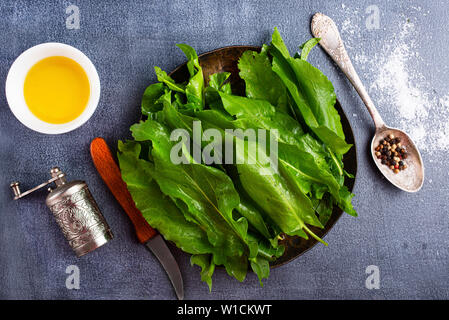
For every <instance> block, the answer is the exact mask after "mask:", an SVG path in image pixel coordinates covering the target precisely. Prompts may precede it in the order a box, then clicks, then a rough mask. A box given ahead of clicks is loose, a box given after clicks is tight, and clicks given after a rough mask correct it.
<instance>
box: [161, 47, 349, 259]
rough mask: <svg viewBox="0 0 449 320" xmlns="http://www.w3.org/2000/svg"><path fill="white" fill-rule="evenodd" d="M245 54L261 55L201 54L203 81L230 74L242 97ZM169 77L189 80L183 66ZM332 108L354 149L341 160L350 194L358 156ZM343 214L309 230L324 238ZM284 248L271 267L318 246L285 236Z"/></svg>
mask: <svg viewBox="0 0 449 320" xmlns="http://www.w3.org/2000/svg"><path fill="white" fill-rule="evenodd" d="M246 50H255V51H260V47H255V46H230V47H224V48H220V49H216V50H213V51H210V52H206V53H203V54H201V55H199V61H200V65H201V67H202V68H203V73H204V79H206V81H207V80H208V79H209V76H210V75H211V74H213V73H216V72H230V73H231V77H230V82H231V87H232V91H233V93H235V94H240V95H244V93H245V83H244V82H243V80H242V79H241V78H240V77H239V70H238V67H237V63H238V60H239V58H240V56H241V55H242V53H243V52H245V51H246ZM170 76H171V77H172V78H173V79H174V80H175V81H176V82H184V81H186V80H187V79H188V78H189V72H188V70H187V66H186V63H184V64H182V65H180V66H178V67H177V68H176V69H175V70H173V71H172V72H171V73H170ZM335 108H336V109H337V111H338V113H339V114H340V117H341V122H342V125H343V131H344V133H345V136H346V142H348V143H350V144H352V145H353V147H352V148H351V149H350V150H349V152H348V153H346V154H345V155H344V157H343V163H344V167H345V170H346V171H347V172H349V173H351V174H353V175H354V179H349V178H346V179H345V185H346V186H347V187H348V189H349V190H350V191H352V189H353V187H354V183H355V177H356V174H357V152H356V146H355V139H354V133H353V131H352V128H351V125H350V123H349V120H348V118H347V117H346V114H345V113H344V111H343V109H342V107H341V105H340V102H339V101H338V100H337V103H336V104H335ZM342 213H343V211H342V210H341V209H340V208H338V207H336V206H335V207H334V210H333V212H332V216H331V218H330V219H329V221H328V222H327V224H326V226H325V227H324V229H320V228H316V227H310V229H311V230H312V231H313V232H314V233H315V234H316V235H317V236H319V237H320V238H323V237H324V236H325V235H326V234H327V233H328V232H329V231H330V230H331V229H332V227H333V226H334V225H335V223H336V222H337V220H338V219H339V218H340V216H341V215H342ZM283 243H284V244H285V252H284V255H283V256H282V257H280V258H279V259H277V260H276V261H274V262H272V263H271V267H272V268H274V267H277V266H281V265H283V264H285V263H287V262H290V261H292V260H293V259H295V258H297V257H299V256H300V255H302V254H303V253H304V252H306V251H307V250H309V249H311V248H312V247H313V246H314V245H316V244H317V241H316V240H315V239H312V238H310V239H309V240H306V239H303V238H300V237H297V236H294V237H289V236H287V237H286V239H285V240H283Z"/></svg>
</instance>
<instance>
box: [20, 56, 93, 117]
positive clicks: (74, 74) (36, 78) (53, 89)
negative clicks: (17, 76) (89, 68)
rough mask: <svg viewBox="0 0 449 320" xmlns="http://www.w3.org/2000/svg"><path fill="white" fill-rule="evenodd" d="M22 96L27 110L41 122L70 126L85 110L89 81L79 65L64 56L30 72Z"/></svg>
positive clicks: (41, 61)
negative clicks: (69, 123)
mask: <svg viewBox="0 0 449 320" xmlns="http://www.w3.org/2000/svg"><path fill="white" fill-rule="evenodd" d="M23 94H24V97H25V102H26V104H27V106H28V108H29V109H30V111H31V112H32V113H33V114H34V115H35V116H36V117H37V118H39V119H40V120H42V121H45V122H48V123H54V124H61V123H67V122H70V121H72V120H74V119H76V118H77V117H79V116H80V115H81V113H83V111H84V109H85V108H86V106H87V102H88V101H89V96H90V85H89V79H88V77H87V74H86V72H85V71H84V69H83V68H82V67H81V66H80V65H79V64H78V63H77V62H76V61H74V60H72V59H70V58H67V57H63V56H54V57H48V58H45V59H42V60H40V61H39V62H37V63H36V64H35V65H34V66H32V67H31V69H30V70H29V71H28V73H27V75H26V77H25V83H24V87H23Z"/></svg>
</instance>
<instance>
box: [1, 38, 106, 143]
mask: <svg viewBox="0 0 449 320" xmlns="http://www.w3.org/2000/svg"><path fill="white" fill-rule="evenodd" d="M52 56H64V57H67V58H70V59H72V60H74V61H76V62H77V63H78V64H79V65H80V66H81V67H82V68H83V69H84V71H85V72H86V75H87V78H88V79H89V84H90V96H89V100H88V102H87V106H86V108H85V109H84V111H83V112H82V113H81V114H80V115H79V116H78V117H77V118H76V119H74V120H72V121H70V122H66V123H61V124H53V123H48V122H44V121H42V120H40V119H39V118H37V117H36V116H35V115H34V114H33V113H32V112H31V111H30V109H29V108H28V106H27V104H26V102H25V97H24V95H23V86H24V83H25V77H26V75H27V73H28V71H29V70H30V68H31V67H32V66H34V65H35V64H36V63H37V62H38V61H40V60H42V59H44V58H47V57H52ZM5 91H6V99H7V100H8V104H9V107H10V109H11V111H12V113H13V114H14V115H15V116H16V118H17V119H18V120H19V121H20V122H22V123H23V124H24V125H25V126H27V127H28V128H30V129H32V130H34V131H37V132H41V133H46V134H59V133H65V132H69V131H72V130H74V129H76V128H78V127H79V126H81V125H82V124H84V123H85V122H86V121H87V120H89V118H90V117H91V116H92V114H93V113H94V111H95V109H96V108H97V105H98V101H99V100H100V78H99V77H98V73H97V70H96V69H95V66H94V65H93V63H92V62H91V61H90V60H89V58H88V57H87V56H86V55H85V54H84V53H82V52H81V51H79V50H78V49H76V48H74V47H72V46H69V45H67V44H63V43H56V42H48V43H42V44H39V45H37V46H34V47H32V48H30V49H28V50H26V51H24V52H23V53H22V54H21V55H20V56H19V57H18V58H17V59H16V61H14V63H13V64H12V66H11V69H9V72H8V77H7V78H6V85H5Z"/></svg>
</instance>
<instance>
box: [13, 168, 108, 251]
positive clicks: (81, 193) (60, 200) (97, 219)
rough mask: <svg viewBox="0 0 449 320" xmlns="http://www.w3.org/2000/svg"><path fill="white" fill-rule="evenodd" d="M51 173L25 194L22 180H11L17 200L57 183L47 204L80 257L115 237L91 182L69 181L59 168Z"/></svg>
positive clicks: (51, 190) (46, 201)
mask: <svg viewBox="0 0 449 320" xmlns="http://www.w3.org/2000/svg"><path fill="white" fill-rule="evenodd" d="M50 174H51V179H50V180H48V181H46V182H44V183H42V184H40V185H38V186H36V187H34V188H33V189H30V190H28V191H25V192H23V193H22V192H21V191H20V187H19V185H20V183H19V182H13V183H11V185H10V186H11V189H12V191H13V192H14V200H17V199H20V198H22V197H24V196H26V195H28V194H30V193H31V192H33V191H36V190H38V189H40V188H42V187H45V186H46V185H48V184H51V183H54V184H55V185H56V187H55V188H51V187H49V188H48V191H49V192H50V193H49V194H48V196H47V199H46V200H45V203H46V205H47V207H48V208H49V209H50V211H51V212H52V213H53V216H54V218H55V219H56V222H57V223H58V225H59V227H60V228H61V230H62V232H63V234H64V236H65V238H66V239H67V241H68V242H69V245H70V246H71V247H72V249H73V250H74V251H75V253H76V255H77V256H78V257H80V256H82V255H84V254H86V253H89V252H91V251H93V250H95V249H96V248H98V247H100V246H102V245H103V244H105V243H106V242H108V241H109V240H111V239H112V238H113V234H112V231H111V229H110V228H109V225H108V224H107V222H106V220H105V219H104V217H103V215H102V214H101V212H100V209H99V208H98V205H97V203H96V202H95V200H94V198H93V197H92V194H91V193H90V191H89V188H88V187H87V184H86V183H85V182H84V181H80V180H75V181H71V182H67V180H66V178H65V174H64V172H62V171H61V170H60V169H59V168H58V167H54V168H52V169H51V171H50Z"/></svg>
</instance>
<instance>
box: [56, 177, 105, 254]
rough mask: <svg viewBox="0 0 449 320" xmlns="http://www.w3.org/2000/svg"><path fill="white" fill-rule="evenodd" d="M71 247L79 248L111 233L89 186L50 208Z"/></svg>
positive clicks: (63, 198)
mask: <svg viewBox="0 0 449 320" xmlns="http://www.w3.org/2000/svg"><path fill="white" fill-rule="evenodd" d="M49 208H50V210H51V211H52V213H53V216H54V217H55V219H56V222H57V223H58V224H59V226H60V227H61V230H62V232H63V233H64V236H65V237H66V239H67V240H68V241H69V244H70V246H71V247H72V248H73V249H74V250H75V251H76V249H77V248H79V247H81V246H84V245H86V244H87V243H89V242H91V241H94V239H95V238H97V237H99V236H102V235H105V234H106V233H108V232H109V226H108V225H107V223H106V221H105V220H104V218H103V216H102V214H101V212H100V210H99V208H98V206H97V204H96V202H95V200H94V198H93V197H92V195H91V193H90V191H89V189H88V188H87V186H84V187H83V188H82V189H81V190H79V191H77V192H75V193H73V194H71V195H68V196H65V197H62V198H61V200H60V201H59V202H57V203H56V204H54V205H52V206H50V207H49Z"/></svg>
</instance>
